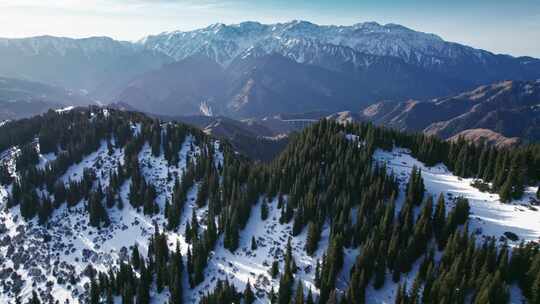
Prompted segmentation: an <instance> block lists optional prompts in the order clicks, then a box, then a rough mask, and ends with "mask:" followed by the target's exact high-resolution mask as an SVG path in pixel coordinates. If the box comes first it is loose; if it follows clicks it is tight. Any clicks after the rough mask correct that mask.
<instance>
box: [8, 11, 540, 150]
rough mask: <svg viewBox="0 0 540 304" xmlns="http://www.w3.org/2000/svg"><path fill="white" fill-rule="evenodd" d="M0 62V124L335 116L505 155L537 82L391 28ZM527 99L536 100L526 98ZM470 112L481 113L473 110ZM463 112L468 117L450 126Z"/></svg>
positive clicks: (539, 68)
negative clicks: (131, 114) (84, 109)
mask: <svg viewBox="0 0 540 304" xmlns="http://www.w3.org/2000/svg"><path fill="white" fill-rule="evenodd" d="M0 56H2V58H3V59H5V60H2V61H1V62H0V75H1V76H3V78H2V79H3V84H2V91H3V92H9V96H7V97H6V95H2V96H0V97H1V98H2V99H3V101H4V102H3V103H2V106H1V110H0V113H1V114H0V115H1V116H0V120H5V119H13V118H20V117H27V116H31V115H34V114H37V113H41V112H44V111H46V110H47V109H49V108H58V107H62V106H67V105H81V104H91V103H98V104H108V103H115V104H122V105H125V106H129V108H130V109H131V110H137V111H142V112H146V113H149V114H153V115H157V116H160V117H161V116H169V117H197V116H199V115H206V116H216V117H218V118H219V119H220V122H219V124H218V125H219V126H223V125H227V126H228V129H229V131H230V130H232V129H235V130H237V131H238V130H239V129H238V128H237V127H239V126H242V127H243V126H244V124H243V123H238V122H234V123H232V121H231V120H227V119H228V118H233V119H237V120H245V119H250V120H252V121H258V122H262V123H263V124H265V123H268V122H272V123H277V124H274V125H282V127H280V128H281V130H282V131H283V132H285V133H288V132H289V131H291V129H290V125H291V124H289V123H285V124H283V123H282V121H281V120H280V119H272V118H273V117H277V116H280V115H289V114H292V113H311V114H313V113H319V114H321V113H324V114H323V115H319V114H315V116H313V115H307V117H309V119H318V118H321V117H327V116H328V115H333V113H341V114H335V115H337V116H336V117H338V118H339V117H340V115H341V118H344V117H345V116H347V118H346V119H348V120H354V119H362V120H370V121H373V122H375V123H379V124H388V125H389V126H392V127H395V128H398V129H401V130H414V131H421V130H424V129H426V130H425V131H426V132H427V133H429V134H435V135H438V136H441V137H443V138H451V137H452V136H456V135H458V134H459V133H460V132H462V131H467V134H466V135H467V137H468V138H491V139H492V140H494V139H497V140H496V142H502V143H506V144H508V143H515V142H517V141H518V140H517V139H519V138H521V139H525V140H528V141H535V140H538V134H537V133H538V131H537V130H538V127H537V125H538V119H537V118H535V117H536V116H537V111H538V110H537V108H535V105H537V104H538V102H537V100H536V101H535V100H527V101H525V102H524V103H523V106H521V104H515V102H514V101H513V100H514V99H519V100H521V99H523V98H526V96H528V95H527V94H525V93H526V92H527V90H528V89H526V88H525V87H524V86H532V87H534V88H536V86H537V85H536V83H537V82H535V81H531V80H534V79H539V78H540V60H539V59H535V58H531V57H512V56H509V55H500V54H494V53H491V52H489V51H485V50H479V49H475V48H472V47H469V46H465V45H461V44H457V43H453V42H448V41H445V40H443V39H442V38H441V37H439V36H437V35H435V34H429V33H423V32H419V31H415V30H412V29H409V28H406V27H404V26H401V25H397V24H386V25H381V24H378V23H375V22H365V23H358V24H354V25H351V26H333V25H332V26H325V25H317V24H313V23H310V22H306V21H291V22H287V23H277V24H261V23H258V22H243V23H240V24H233V25H225V24H214V25H211V26H208V27H206V28H202V29H198V30H193V31H187V32H182V31H174V32H165V33H161V34H158V35H152V36H148V37H145V38H143V39H141V40H139V41H136V42H126V41H116V40H113V39H111V38H107V37H92V38H85V39H71V38H62V37H52V36H41V37H32V38H22V39H0ZM508 80H511V82H505V81H508ZM527 81H529V82H527ZM23 83H25V85H24V87H25V89H24V90H21V89H20V88H21V86H23V85H22V84H23ZM517 83H520V84H522V85H518V86H519V87H520V88H521V89H512V90H503V91H504V92H505V93H504V94H498V95H496V99H497V102H496V103H489V102H483V99H482V98H476V97H475V98H472V97H471V98H469V97H467V96H469V95H471V96H472V95H475V94H476V95H481V93H479V92H478V91H477V93H474V92H475V91H476V90H480V91H482V90H488V91H489V90H493V91H497V90H500V89H501V88H505V87H506V86H511V87H514V86H516V85H517ZM29 87H31V88H32V89H28V88H29ZM478 87H480V89H476V88H478ZM497 88H499V89H497ZM21 91H25V92H26V93H24V94H22V93H20V92H21ZM53 91H54V92H55V93H52V92H53ZM15 92H16V93H15ZM29 92H31V93H29ZM463 92H467V93H463ZM17 94H22V95H17ZM489 94H495V93H494V92H493V93H489ZM522 94H525V95H523V96H522ZM449 96H450V97H449ZM532 96H534V97H535V98H536V96H537V95H536V94H532V95H531V96H529V97H530V98H529V97H527V98H529V99H531V98H532ZM473 99H474V100H473ZM381 100H382V101H381ZM466 100H468V101H466ZM5 101H10V102H5ZM420 101H422V102H420ZM477 103H482V104H485V105H483V106H478V107H473V105H475V104H477ZM518 108H519V109H518ZM361 109H365V110H363V113H359V111H360V110H361ZM465 112H471V113H469V114H468V115H465V116H463V117H459V118H458V117H457V116H458V115H462V114H464V113H465ZM480 113H481V114H480ZM345 114H346V115H345ZM335 115H333V116H335ZM344 115H345V116H344ZM479 115H484V116H482V117H481V119H480V118H479ZM226 118H227V119H226ZM450 119H452V121H451V122H450V121H448V120H450ZM516 120H518V121H519V123H515V121H516ZM202 121H204V120H202ZM212 121H213V122H214V125H215V121H214V120H212ZM233 125H234V127H233ZM198 126H199V127H206V126H201V125H198ZM231 128H232V129H231ZM211 129H213V128H211ZM221 129H223V128H221ZM474 130H477V131H474ZM483 130H489V131H491V132H494V133H489V134H488V133H486V132H485V131H483ZM283 132H282V133H283ZM225 133H226V134H227V136H226V137H227V138H229V139H231V137H230V135H231V134H232V133H231V132H225ZM233 133H234V132H233ZM240 133H243V134H251V132H244V131H242V132H240ZM240 133H234V134H240ZM266 133H267V132H266ZM276 134H277V133H275V132H273V134H272V136H275V135H276ZM462 135H465V134H462ZM480 135H481V136H480ZM258 136H259V137H260V138H262V137H264V136H267V134H265V132H262V133H260V134H259V135H258ZM261 136H262V137H261ZM506 139H510V140H509V141H508V140H506ZM263 150H264V149H263Z"/></svg>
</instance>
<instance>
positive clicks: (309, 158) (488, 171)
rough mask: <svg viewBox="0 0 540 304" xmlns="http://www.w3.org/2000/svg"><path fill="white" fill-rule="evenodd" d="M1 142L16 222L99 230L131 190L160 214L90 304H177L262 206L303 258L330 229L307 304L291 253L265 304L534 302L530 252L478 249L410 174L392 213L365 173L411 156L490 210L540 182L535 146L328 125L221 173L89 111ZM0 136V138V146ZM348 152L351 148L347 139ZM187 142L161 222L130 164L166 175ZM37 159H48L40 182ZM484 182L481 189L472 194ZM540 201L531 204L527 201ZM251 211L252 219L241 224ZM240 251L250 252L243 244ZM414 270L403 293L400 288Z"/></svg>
mask: <svg viewBox="0 0 540 304" xmlns="http://www.w3.org/2000/svg"><path fill="white" fill-rule="evenodd" d="M0 130H2V132H0V151H4V150H5V149H7V148H10V147H13V146H18V147H19V150H18V153H17V156H16V161H15V168H16V172H17V174H16V176H13V174H12V172H10V170H9V168H8V166H7V165H6V164H3V165H2V166H0V183H2V184H6V185H7V184H9V185H12V191H11V195H10V196H9V198H8V208H16V207H17V206H18V207H19V208H20V211H21V216H22V217H24V218H25V219H26V220H31V219H33V218H36V217H37V218H38V221H39V223H41V224H46V223H47V221H48V219H49V218H50V217H51V215H52V213H53V212H54V210H55V209H57V208H59V207H60V206H62V205H64V204H66V205H67V206H68V207H74V206H76V205H78V204H81V203H83V204H85V208H86V210H87V213H88V216H89V224H90V225H92V226H95V227H101V228H103V229H106V228H107V226H108V225H109V224H110V219H109V216H108V214H109V210H110V209H111V208H119V209H121V208H123V204H124V202H123V201H122V199H121V198H120V188H121V186H122V185H123V184H124V183H125V181H127V180H130V181H131V184H130V188H129V204H131V206H132V207H133V208H135V209H137V210H139V212H141V213H143V214H146V215H152V214H163V215H164V217H165V218H166V225H164V227H157V226H156V227H155V232H154V234H153V235H152V236H151V237H150V240H149V242H148V244H149V246H148V252H147V255H146V257H143V256H142V255H141V254H140V253H139V251H138V247H137V246H134V247H133V251H132V254H131V258H130V259H129V261H124V262H122V263H120V266H119V267H116V268H111V269H110V270H109V271H108V272H107V273H95V274H94V276H93V277H92V280H91V288H90V292H89V301H90V303H103V302H106V303H112V301H113V298H114V297H115V296H119V297H121V298H122V303H149V302H150V299H151V293H150V290H151V289H153V288H155V289H156V292H157V293H162V292H163V291H164V290H167V291H168V295H169V300H168V301H169V303H171V304H172V303H182V301H183V293H184V290H183V288H182V286H183V285H182V284H181V282H182V280H183V279H182V278H183V277H184V276H186V277H187V281H188V284H189V286H191V287H194V286H197V285H198V284H200V283H201V282H203V281H204V276H205V271H204V270H205V268H206V266H207V264H208V261H209V259H210V256H211V252H212V251H213V250H214V249H215V246H216V244H217V242H218V240H219V239H221V238H222V240H223V246H224V247H225V248H226V249H227V250H229V251H231V252H235V251H236V250H237V249H238V247H239V240H240V233H241V232H242V230H243V229H244V228H245V227H246V224H247V222H248V220H249V218H250V216H252V217H253V216H257V217H260V220H261V221H264V220H266V219H267V217H268V209H267V208H268V206H266V204H267V203H266V202H267V201H268V200H272V199H276V200H277V201H278V206H277V207H278V208H279V210H280V217H279V221H280V223H282V224H285V223H291V225H292V229H291V237H297V236H299V235H300V233H301V232H302V231H304V230H307V238H306V244H305V248H304V250H305V251H306V253H307V254H308V255H313V254H314V253H315V252H316V251H317V250H318V249H319V246H320V244H319V243H320V240H321V233H322V231H323V229H324V227H329V228H330V235H329V245H328V248H323V250H324V252H325V253H324V255H323V257H322V259H321V260H320V261H318V262H317V265H316V271H315V286H316V287H317V289H318V290H309V292H306V291H305V290H304V287H303V285H302V283H301V282H300V281H299V280H298V279H297V277H296V272H297V266H296V262H295V257H294V255H293V254H292V248H291V240H290V239H289V241H288V244H287V246H286V250H285V252H284V257H283V263H281V265H280V263H277V262H276V263H275V264H273V265H272V267H271V269H269V271H270V272H271V273H272V276H273V277H275V278H276V279H278V280H279V288H278V290H276V291H275V292H274V291H273V290H272V292H270V293H269V294H268V299H270V301H271V302H273V303H280V304H289V303H365V302H366V294H365V292H366V288H367V286H368V285H369V284H372V286H373V287H374V288H375V289H380V288H382V287H383V286H384V285H385V284H390V280H391V281H393V282H395V283H400V285H399V287H398V288H397V290H396V303H467V301H472V302H474V303H507V302H508V298H509V291H508V290H509V286H510V285H512V284H516V285H517V286H519V287H520V288H521V290H522V291H523V294H524V295H525V296H526V297H527V299H529V301H530V302H531V303H538V302H540V250H539V249H540V248H539V247H538V244H536V243H527V244H525V243H523V244H521V245H520V246H518V247H515V248H513V249H512V248H511V247H509V246H507V245H503V246H497V245H496V244H495V240H494V239H489V240H484V241H482V242H480V241H478V240H476V238H475V236H474V234H472V233H470V232H469V230H468V219H469V212H470V206H469V202H468V201H467V200H466V199H464V198H456V199H455V201H454V202H453V203H454V204H453V208H449V207H448V204H447V202H445V197H444V195H440V196H439V197H438V198H436V200H434V198H433V197H431V196H429V195H426V193H425V186H424V181H423V177H422V172H421V170H419V169H418V168H413V170H412V172H411V177H410V179H409V181H408V184H407V186H406V190H405V195H404V196H405V197H404V199H403V200H402V201H401V200H398V196H399V195H400V194H399V185H398V181H397V178H396V177H395V176H393V175H392V174H391V173H389V172H388V170H387V168H386V167H385V165H384V164H381V163H378V162H376V161H374V160H373V153H374V152H375V150H377V149H384V150H391V149H392V148H393V147H403V148H407V149H410V150H411V152H412V154H413V155H414V156H415V157H416V158H417V159H419V160H421V161H423V162H424V163H425V164H427V165H434V164H437V163H444V164H445V165H446V166H447V167H448V168H449V169H450V170H451V171H452V172H454V173H455V174H456V175H458V176H461V177H474V178H478V180H479V182H478V184H477V186H478V187H482V188H483V189H484V190H485V191H494V192H498V193H499V194H500V196H501V200H503V201H509V200H511V199H513V198H517V197H520V196H521V195H522V194H523V191H524V187H525V186H526V185H536V184H537V183H538V181H540V146H539V145H529V146H523V147H519V148H514V149H497V148H494V147H488V146H476V145H472V144H468V143H466V142H464V141H457V142H446V141H442V140H439V139H436V138H434V137H427V136H425V135H422V134H406V133H400V132H397V131H394V130H390V129H385V128H381V127H375V126H373V125H371V124H347V125H342V124H339V123H336V122H333V121H329V120H322V121H321V122H319V123H316V124H314V125H312V126H311V127H308V128H307V129H305V130H304V131H303V132H301V133H299V134H296V135H294V136H293V138H292V139H291V141H290V143H289V145H288V146H287V147H286V149H285V150H284V151H283V152H282V153H281V154H280V155H279V157H277V158H276V159H275V160H273V161H271V162H269V163H255V162H251V161H249V160H247V159H245V158H243V157H241V156H239V155H237V154H235V153H234V151H232V149H231V148H230V146H228V145H227V144H223V145H220V148H219V149H220V153H221V154H222V158H223V161H222V162H217V161H216V159H217V157H218V156H217V155H216V151H215V149H214V148H215V145H214V143H213V141H212V138H210V137H208V136H206V135H205V134H204V133H202V132H201V131H199V130H197V129H194V128H190V127H188V126H185V125H182V124H176V123H167V124H165V123H161V122H159V121H157V120H153V119H150V118H147V117H146V116H144V115H142V114H136V113H128V112H121V111H115V110H107V111H103V110H102V109H99V108H85V109H76V110H73V111H68V112H65V113H55V112H52V111H51V112H49V113H46V114H44V115H42V116H38V117H35V118H32V119H28V120H22V121H16V122H11V123H8V124H6V125H5V126H3V127H1V128H0ZM3 131H5V132H3ZM351 134H353V135H355V136H357V138H358V139H351V138H349V137H348V135H351ZM188 135H189V136H193V138H194V141H195V145H196V146H198V147H199V148H200V153H199V154H196V155H195V156H194V157H191V158H190V159H187V160H186V170H184V171H183V173H182V176H180V177H171V179H172V180H173V181H174V187H173V189H172V195H171V197H168V198H167V200H166V202H165V206H164V208H162V210H160V207H159V206H158V204H156V198H157V195H158V191H157V189H156V188H155V186H154V185H152V183H149V182H148V181H147V180H146V179H145V176H144V174H143V173H142V170H141V167H140V164H139V161H138V155H139V153H140V151H141V149H142V147H143V146H144V145H145V144H149V145H150V147H151V153H152V155H154V156H160V155H162V156H163V157H164V158H165V159H166V161H167V162H168V163H169V164H171V165H177V164H178V163H179V153H178V152H179V149H180V146H181V145H182V144H183V143H184V142H185V139H186V137H187V136H188ZM103 142H106V144H107V147H108V149H109V150H110V151H111V152H110V153H113V152H112V151H113V150H114V149H123V151H124V156H123V157H124V159H123V162H122V164H120V165H119V166H118V168H117V170H116V171H115V172H110V173H109V176H108V180H109V181H110V182H109V183H108V184H107V185H104V184H101V183H100V178H99V177H98V176H96V173H95V172H94V171H93V170H85V172H84V174H83V177H82V179H81V180H80V181H70V182H68V183H67V184H66V183H64V182H62V181H61V180H60V177H61V176H62V175H63V174H64V173H65V172H66V170H67V169H68V168H69V167H70V166H72V165H74V164H77V163H79V162H80V161H81V160H82V159H83V158H84V157H85V156H86V155H88V154H90V153H92V152H94V151H96V150H97V149H98V148H99V147H100V146H101V145H102V143H103ZM39 153H41V154H44V153H55V154H56V155H57V157H56V159H55V160H53V161H51V162H49V163H48V164H47V165H46V166H45V167H44V168H38V167H37V166H36V165H37V164H38V162H39ZM480 181H484V182H485V183H484V182H480ZM195 184H197V185H198V191H197V197H196V205H197V207H199V208H200V207H203V206H207V207H208V212H207V215H206V218H205V226H204V227H203V226H202V225H201V223H200V222H199V219H198V218H197V216H195V212H193V214H182V212H183V210H184V204H185V202H186V200H187V195H188V192H189V191H190V189H192V188H193V187H194V185H195ZM538 195H539V196H540V193H539V194H538ZM261 199H262V207H261V213H260V214H256V215H253V214H251V211H252V208H253V206H254V205H255V204H257V203H258V202H259V201H260V200H261ZM182 216H184V217H188V218H190V220H189V222H188V225H186V228H185V231H182V232H181V233H183V236H184V238H185V240H186V242H187V243H188V244H189V248H188V251H187V254H186V255H185V256H182V254H180V249H179V245H178V244H175V245H174V248H169V247H170V246H169V245H168V244H167V232H168V231H177V230H178V229H179V224H180V218H181V217H182ZM251 246H252V248H254V249H256V246H257V243H256V241H254V240H252V245H251ZM345 248H358V249H360V250H359V252H360V253H359V255H358V256H357V257H356V260H355V262H354V265H353V267H352V269H351V271H350V273H349V281H348V287H347V288H346V289H345V290H341V291H340V290H338V289H337V288H336V279H337V276H338V274H339V273H340V271H341V270H342V268H343V265H344V253H343V252H344V249H345ZM417 264H419V270H418V271H417V277H416V278H415V280H414V282H409V283H412V285H410V286H406V283H405V282H403V280H401V276H402V275H403V274H405V273H409V272H411V271H412V269H413V268H414V267H415V265H417ZM251 289H252V287H251V285H250V283H249V282H247V284H246V287H245V288H244V291H243V292H242V291H239V290H237V289H236V287H235V286H234V285H233V284H230V283H229V282H227V281H220V282H218V283H217V284H216V289H215V290H214V291H212V292H209V293H208V294H207V295H206V296H204V297H203V298H202V299H201V303H209V304H210V303H231V302H239V301H243V302H244V303H251V302H253V301H254V297H255V295H254V293H253V291H252V290H251Z"/></svg>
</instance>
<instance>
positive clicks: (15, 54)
mask: <svg viewBox="0 0 540 304" xmlns="http://www.w3.org/2000/svg"><path fill="white" fill-rule="evenodd" d="M0 57H1V58H2V60H1V61H0V75H2V76H7V77H14V78H22V79H28V80H33V81H39V82H44V83H48V84H54V85H59V86H63V87H67V88H70V89H74V90H85V91H87V92H88V93H90V94H91V95H94V97H96V98H99V99H106V97H107V96H109V95H110V94H112V93H113V92H116V91H115V88H117V87H119V86H120V87H121V86H124V85H125V82H127V81H128V80H130V79H131V78H133V77H134V76H136V75H138V74H140V73H142V72H145V71H148V70H150V69H153V68H157V67H159V66H161V65H162V64H163V63H164V62H169V61H170V60H169V58H168V57H167V56H166V55H163V54H160V53H156V52H152V51H148V50H145V49H144V48H142V47H140V46H137V45H134V44H132V43H130V42H121V41H116V40H113V39H111V38H107V37H93V38H86V39H70V38H60V37H50V36H41V37H32V38H23V39H4V38H2V39H0Z"/></svg>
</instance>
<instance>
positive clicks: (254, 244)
mask: <svg viewBox="0 0 540 304" xmlns="http://www.w3.org/2000/svg"><path fill="white" fill-rule="evenodd" d="M251 250H253V251H255V250H257V241H256V240H255V236H252V237H251Z"/></svg>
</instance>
